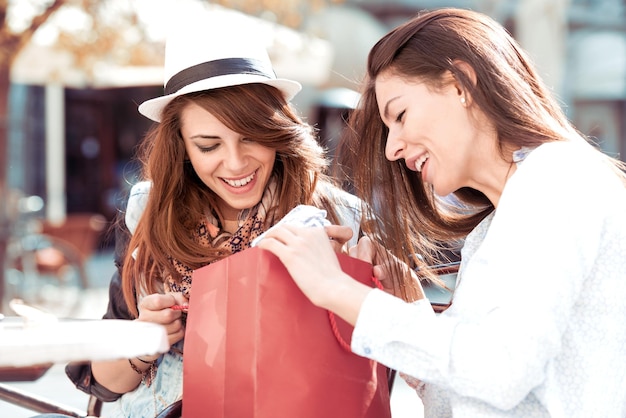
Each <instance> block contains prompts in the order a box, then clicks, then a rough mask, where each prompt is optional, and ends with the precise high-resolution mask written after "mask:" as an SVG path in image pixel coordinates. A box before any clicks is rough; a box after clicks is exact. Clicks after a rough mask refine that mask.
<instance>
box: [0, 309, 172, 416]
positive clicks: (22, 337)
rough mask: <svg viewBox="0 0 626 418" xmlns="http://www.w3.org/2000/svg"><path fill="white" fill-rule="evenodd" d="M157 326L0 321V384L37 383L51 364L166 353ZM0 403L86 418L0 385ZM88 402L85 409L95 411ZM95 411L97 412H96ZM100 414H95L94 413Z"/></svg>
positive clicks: (164, 338)
mask: <svg viewBox="0 0 626 418" xmlns="http://www.w3.org/2000/svg"><path fill="white" fill-rule="evenodd" d="M169 347H170V346H169V343H168V340H167V332H166V330H165V328H164V327H163V326H161V325H157V324H152V323H147V322H140V321H125V320H120V319H58V320H53V321H27V320H25V319H24V318H22V317H4V318H2V317H1V316H0V382H16V381H33V380H37V379H39V378H40V377H41V376H42V375H43V374H44V373H45V372H46V371H47V370H48V369H49V368H50V367H51V366H52V364H54V363H61V364H63V363H68V362H71V361H90V360H115V359H123V358H132V357H136V356H141V355H152V354H156V353H165V352H167V351H168V350H169ZM0 400H4V401H7V402H10V403H14V404H17V405H19V406H22V407H24V408H28V409H31V410H34V411H38V412H42V413H46V412H54V413H61V414H65V415H69V416H74V417H84V416H85V413H84V412H83V411H77V410H74V409H72V408H69V407H66V406H63V405H60V404H58V403H56V402H54V401H50V400H47V399H43V398H41V397H38V396H36V395H34V394H29V393H26V392H21V391H19V390H17V389H15V388H12V387H11V386H8V385H4V384H0ZM93 407H94V405H93V404H92V399H90V403H89V408H90V409H91V408H93ZM97 408H99V407H97ZM96 411H98V413H99V409H97V410H96Z"/></svg>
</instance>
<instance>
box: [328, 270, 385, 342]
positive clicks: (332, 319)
mask: <svg viewBox="0 0 626 418" xmlns="http://www.w3.org/2000/svg"><path fill="white" fill-rule="evenodd" d="M372 282H374V284H375V285H376V287H377V288H379V289H380V290H383V285H382V283H381V282H380V280H378V279H377V278H376V277H374V276H372ZM327 312H328V320H329V321H330V328H331V329H332V330H333V334H334V335H335V338H336V339H337V342H338V343H339V345H340V346H341V347H342V348H343V349H344V350H346V351H348V352H349V353H351V352H352V348H350V344H348V343H347V342H346V340H344V339H343V337H342V336H341V333H340V332H339V328H337V320H336V319H335V314H334V313H333V312H331V311H327Z"/></svg>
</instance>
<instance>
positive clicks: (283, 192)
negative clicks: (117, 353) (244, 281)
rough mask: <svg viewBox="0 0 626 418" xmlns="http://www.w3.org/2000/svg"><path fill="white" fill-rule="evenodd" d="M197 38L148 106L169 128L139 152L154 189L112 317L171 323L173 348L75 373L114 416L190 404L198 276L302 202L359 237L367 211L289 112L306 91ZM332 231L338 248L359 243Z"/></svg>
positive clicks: (249, 57)
mask: <svg viewBox="0 0 626 418" xmlns="http://www.w3.org/2000/svg"><path fill="white" fill-rule="evenodd" d="M204 25H205V26H210V23H208V22H205V23H204ZM189 29H191V31H189V30H185V29H181V30H180V31H175V32H173V36H172V37H170V38H168V40H167V44H166V56H165V94H164V96H162V97H158V98H154V99H151V100H148V101H146V102H144V103H142V104H141V105H140V106H139V111H140V112H141V113H142V114H143V115H145V116H146V117H148V118H150V119H152V120H154V121H155V122H158V124H155V126H154V127H153V129H152V130H151V131H150V132H149V133H148V134H147V136H146V138H145V140H144V142H143V143H142V145H141V148H140V149H139V155H138V157H139V160H140V161H141V162H142V163H143V176H144V179H145V181H142V182H140V183H138V184H136V185H135V186H134V187H133V188H132V190H131V193H130V197H129V201H128V206H127V211H126V219H125V221H126V225H127V226H128V229H129V230H130V232H131V234H132V236H131V237H130V240H129V243H128V247H127V248H128V250H127V251H125V256H124V257H123V259H120V260H119V264H120V266H123V267H120V273H119V275H120V276H121V281H120V280H119V277H118V278H117V280H114V281H113V282H112V285H111V299H110V303H109V310H108V312H107V314H106V315H105V317H106V318H123V319H138V320H141V321H150V322H155V323H159V324H162V325H164V326H165V327H166V329H167V332H168V338H169V342H170V343H171V345H172V349H171V350H170V352H169V353H167V354H165V355H163V356H158V355H155V356H145V357H141V358H131V359H123V360H119V361H114V362H93V363H92V364H91V365H83V366H76V365H72V366H70V367H69V368H68V369H67V371H68V375H69V376H70V378H71V379H72V380H73V381H74V382H75V383H76V385H77V386H78V387H79V388H80V389H82V390H84V391H86V392H88V393H90V394H94V395H96V396H97V397H98V398H100V399H102V400H104V401H114V400H115V401H116V405H115V407H114V410H113V412H112V413H111V414H110V415H107V416H132V417H139V416H155V415H156V414H157V413H158V411H160V410H162V409H163V408H164V407H166V406H167V405H168V404H171V403H172V402H174V401H176V400H178V399H180V397H181V396H182V353H181V351H180V347H181V340H182V339H183V337H184V323H183V319H184V314H183V313H182V312H181V311H180V310H177V309H172V307H173V306H184V305H185V304H186V303H187V301H188V297H189V294H190V292H191V291H192V283H191V274H192V272H193V270H194V269H196V268H199V267H202V266H204V265H207V264H209V263H211V262H214V261H216V260H219V259H222V258H224V257H226V256H228V255H230V254H233V253H235V252H238V251H241V250H243V249H245V248H248V247H249V246H250V243H251V241H252V240H253V239H254V238H255V237H257V236H258V235H260V234H261V233H262V232H264V231H265V230H267V229H268V228H269V227H270V226H272V225H273V224H274V223H275V222H277V221H278V220H280V219H281V218H282V217H284V215H286V214H287V213H288V212H289V211H290V210H291V209H293V208H294V207H296V206H297V205H299V204H306V205H313V206H317V207H319V208H322V209H325V210H326V211H327V213H328V219H329V220H330V221H331V223H333V224H344V225H346V224H348V225H350V226H352V232H353V236H354V237H355V238H356V235H357V231H358V223H359V211H358V209H357V208H358V207H359V202H358V201H357V200H356V199H355V198H354V197H353V196H351V195H349V194H347V193H345V192H343V191H341V190H340V189H338V188H337V187H335V186H333V184H332V183H331V181H330V179H329V178H328V177H326V176H325V175H324V174H323V173H324V171H325V167H326V164H327V160H326V159H325V157H324V155H323V150H322V149H321V147H320V146H319V144H318V143H317V140H316V138H315V136H314V130H313V129H312V127H311V126H309V125H308V124H306V123H304V122H303V121H302V120H301V119H300V118H299V117H298V115H297V114H296V112H295V110H294V109H293V108H292V107H291V105H290V104H289V101H290V100H291V99H292V98H293V96H294V95H295V94H296V93H297V92H298V91H299V90H300V89H301V86H300V84H299V83H297V82H295V81H292V80H287V79H281V78H277V77H276V76H275V74H274V71H273V69H272V64H271V62H270V60H269V57H268V54H267V52H266V50H265V48H264V47H262V46H259V45H255V44H254V43H253V42H252V40H251V39H247V40H246V41H245V42H238V41H235V40H232V39H229V37H228V35H227V34H225V33H223V34H222V35H221V37H220V39H225V41H220V40H218V38H216V37H213V38H211V37H208V36H201V35H199V34H198V33H197V31H198V27H197V26H195V27H194V25H193V24H190V28H189ZM328 231H329V236H332V238H333V241H334V242H337V243H338V244H337V245H341V244H343V243H345V242H347V241H348V240H350V239H351V237H350V234H349V233H348V234H346V230H345V229H342V228H339V227H332V226H331V227H328ZM337 231H339V232H337ZM122 295H123V296H122Z"/></svg>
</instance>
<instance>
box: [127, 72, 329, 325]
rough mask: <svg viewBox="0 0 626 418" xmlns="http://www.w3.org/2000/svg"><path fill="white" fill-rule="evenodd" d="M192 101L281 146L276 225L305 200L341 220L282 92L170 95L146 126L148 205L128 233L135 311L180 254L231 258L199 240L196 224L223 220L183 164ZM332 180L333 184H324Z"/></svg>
mask: <svg viewBox="0 0 626 418" xmlns="http://www.w3.org/2000/svg"><path fill="white" fill-rule="evenodd" d="M191 103H195V104H196V105H199V106H201V107H202V108H204V109H206V110H207V111H208V112H210V113H211V114H212V115H214V116H215V117H216V118H217V119H219V120H220V122H222V123H223V124H224V125H226V126H227V127H228V128H230V129H231V130H233V131H235V132H238V133H239V134H241V135H242V136H245V137H247V138H252V139H254V140H255V141H257V142H258V143H259V144H262V145H264V146H266V147H268V148H272V149H275V150H276V161H275V164H274V169H273V178H275V179H276V182H277V186H278V187H277V190H276V192H277V198H276V199H275V202H276V206H275V207H272V208H266V209H267V221H268V222H269V223H273V220H278V219H280V218H282V217H283V216H284V215H286V214H287V213H288V212H289V211H290V210H291V209H293V208H294V207H295V206H297V205H299V204H308V205H314V206H317V207H320V208H324V209H326V210H327V212H328V217H329V220H330V221H331V222H333V223H337V221H338V217H337V214H336V212H335V211H334V209H333V208H334V207H335V204H337V203H338V202H334V201H333V198H331V193H330V191H331V189H333V188H334V185H333V184H332V182H331V180H330V179H329V177H327V176H326V174H324V173H325V171H326V169H327V160H326V159H325V157H324V154H323V150H322V148H321V147H320V146H319V144H318V142H317V140H316V138H315V136H314V131H313V129H312V127H311V126H310V125H308V124H306V123H304V122H303V121H302V120H301V119H300V118H299V116H298V115H297V114H296V112H295V110H294V109H293V108H292V107H291V105H290V104H288V103H287V102H286V101H285V100H284V98H283V96H282V94H281V93H280V92H279V91H278V90H277V89H276V88H274V87H271V86H268V85H265V84H259V83H257V84H247V85H243V86H231V87H224V88H219V89H214V90H209V91H203V92H197V93H190V94H187V95H183V96H179V97H177V98H175V99H174V100H172V101H171V102H170V103H169V104H168V105H167V106H166V107H165V108H164V110H163V113H162V117H161V123H159V124H156V125H155V126H154V127H153V128H152V130H150V131H149V132H148V134H147V135H146V137H145V138H144V140H143V142H142V143H141V145H140V148H139V150H138V157H137V158H138V159H139V161H140V162H141V163H142V167H143V175H142V177H143V178H144V179H147V180H150V181H151V182H152V187H151V191H150V194H149V198H148V202H147V205H146V208H145V210H144V212H143V214H142V216H141V219H140V221H139V224H138V226H137V229H136V231H135V232H134V234H133V235H132V237H131V238H130V242H129V244H128V250H127V251H126V256H125V260H124V266H123V273H122V282H123V290H124V298H125V300H126V303H127V305H128V307H129V309H130V311H131V312H133V313H134V314H135V315H137V300H136V291H141V292H147V293H154V292H158V291H161V290H162V284H163V278H164V276H166V275H171V276H172V277H173V278H174V279H177V278H178V277H179V275H178V273H177V272H176V271H175V269H174V268H173V266H172V262H171V258H174V259H176V260H178V261H180V262H182V263H183V264H185V265H186V266H189V267H190V268H192V269H195V268H199V267H201V266H204V265H206V264H208V263H210V262H213V261H215V260H218V259H221V258H224V257H226V256H228V255H229V254H228V253H225V252H224V251H223V250H219V249H216V248H206V247H203V246H201V245H200V244H199V243H198V242H197V241H196V240H195V239H194V238H193V236H192V234H191V232H190V231H191V230H192V229H194V228H195V227H196V226H197V225H198V223H199V222H200V221H201V220H202V219H204V218H205V217H206V214H207V211H210V212H212V213H213V214H214V215H215V216H216V217H217V218H218V219H220V221H222V220H223V219H222V215H221V213H220V212H219V209H218V207H217V204H216V203H217V199H218V197H217V195H216V194H215V193H214V192H213V191H212V190H211V189H209V188H208V187H207V186H206V185H205V184H204V183H203V182H202V181H201V180H200V178H199V177H198V176H197V175H196V173H195V171H194V170H193V167H192V165H191V164H189V163H188V162H185V159H186V151H185V144H184V141H183V138H182V136H181V118H180V117H181V112H182V111H183V109H185V107H186V106H188V105H189V104H191ZM320 186H327V187H320Z"/></svg>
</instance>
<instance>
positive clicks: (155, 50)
mask: <svg viewBox="0 0 626 418" xmlns="http://www.w3.org/2000/svg"><path fill="white" fill-rule="evenodd" d="M40 2H41V1H40ZM13 3H14V5H16V4H17V2H16V1H14V2H13ZM19 3H21V4H22V3H27V2H23V1H21V0H20V2H19ZM68 3H71V2H69V1H68ZM101 3H103V4H104V3H110V4H111V6H110V8H109V11H108V13H111V15H112V16H113V17H112V18H115V13H117V9H116V8H119V10H127V9H125V8H128V7H134V8H135V10H134V12H135V14H134V16H135V20H134V21H132V22H131V23H134V24H135V25H136V26H137V27H141V33H135V32H131V31H130V29H131V28H130V26H131V23H129V24H128V26H129V28H128V29H129V33H128V36H127V38H128V40H127V42H128V45H127V48H123V47H122V48H120V47H119V46H115V47H114V48H110V49H114V51H111V50H110V49H109V50H103V52H102V57H101V58H100V59H97V58H94V57H93V54H92V55H89V56H84V55H83V56H81V55H80V54H78V55H77V54H74V55H72V49H71V43H70V42H68V39H67V33H71V31H72V28H73V27H76V26H80V25H81V22H83V21H84V20H85V19H87V20H88V19H92V20H94V19H96V18H97V19H104V18H103V17H102V16H98V17H96V16H91V17H90V16H85V14H84V12H83V13H82V14H81V13H79V12H78V11H77V8H76V7H69V6H68V7H62V8H60V9H59V10H57V11H56V12H55V15H56V17H55V16H52V17H51V18H49V19H48V21H49V22H47V23H46V25H45V26H42V27H41V28H40V30H39V31H38V33H37V34H36V36H35V37H33V39H32V40H31V41H30V42H29V43H28V45H26V46H25V47H24V48H23V49H22V51H21V52H20V54H19V56H18V57H17V59H16V61H15V63H14V65H13V66H12V68H11V83H12V84H11V89H10V96H9V103H10V106H9V117H8V120H9V123H8V129H9V130H8V146H7V154H8V155H7V156H6V157H7V158H8V172H7V184H8V186H9V187H10V188H13V189H18V190H21V191H22V192H23V193H24V194H25V195H38V196H41V197H43V199H44V202H45V208H46V209H45V216H47V217H49V218H53V219H54V218H63V217H64V216H66V214H68V213H78V212H90V213H99V214H103V215H104V216H105V217H106V218H107V219H109V220H112V219H113V218H114V216H115V214H116V211H117V210H118V208H119V207H120V205H121V204H122V203H121V202H122V201H123V197H124V193H125V192H126V191H127V190H128V188H129V187H130V185H131V184H132V183H133V182H134V181H135V179H136V177H137V165H136V163H135V162H134V161H133V153H134V150H135V147H136V145H137V143H138V142H139V141H140V139H141V138H142V136H143V135H144V133H145V132H146V131H147V130H148V129H149V127H150V124H151V123H152V122H151V121H149V120H148V119H146V118H144V117H142V116H141V115H139V113H138V112H137V105H138V104H139V103H141V102H142V101H144V100H146V99H148V98H151V97H155V96H159V95H161V94H162V90H163V86H162V83H163V76H162V71H161V64H162V61H163V46H164V39H165V35H166V28H167V26H168V25H167V17H168V15H167V7H168V6H171V5H172V4H173V2H172V1H170V0H133V1H124V2H120V1H117V0H106V1H102V2H101ZM122 3H123V4H124V5H125V6H121V5H120V4H122ZM210 3H213V4H210ZM215 3H219V4H220V7H221V6H224V7H232V8H234V9H238V10H242V11H244V12H246V13H247V14H248V17H249V19H250V20H249V21H248V23H242V22H244V21H242V20H237V21H235V22H236V23H234V24H239V25H244V24H245V25H247V24H249V25H253V26H254V28H255V31H256V32H257V33H258V34H259V36H263V37H264V38H266V40H267V45H268V50H269V51H270V55H271V57H272V60H273V62H274V64H275V66H276V70H277V73H278V75H279V76H283V77H289V78H293V79H296V80H298V81H300V82H301V83H302V84H303V85H304V90H303V91H302V93H300V94H299V95H298V96H297V97H296V99H295V101H294V103H295V105H296V106H297V107H298V109H299V110H300V112H301V114H302V115H303V116H304V117H305V118H307V120H308V121H309V122H312V123H314V124H316V125H317V126H318V127H319V128H320V138H321V140H322V141H324V143H325V144H326V145H328V146H329V148H330V149H331V151H332V149H333V148H334V146H335V145H336V140H337V138H338V135H339V131H340V129H341V127H342V124H341V122H342V118H344V117H345V116H346V115H347V113H348V112H349V110H350V108H351V107H352V106H354V104H355V102H356V100H357V99H358V94H357V93H356V91H357V90H358V83H359V81H360V79H361V77H362V76H363V73H364V66H365V62H366V58H367V52H368V51H369V49H370V47H371V46H372V45H373V44H374V43H375V42H376V41H377V40H378V39H379V38H380V37H381V36H382V35H383V34H384V33H386V32H387V31H388V30H389V29H391V28H393V27H395V26H396V25H398V24H400V23H402V22H403V21H405V20H406V19H408V18H410V17H411V16H413V15H415V14H416V13H417V12H418V11H420V10H422V9H430V8H438V7H444V6H454V7H462V8H471V9H474V10H478V11H482V12H484V13H487V14H489V15H490V16H492V17H494V18H495V19H496V20H498V21H500V22H501V23H503V24H504V25H505V27H506V28H507V29H508V30H509V31H510V32H511V33H512V34H513V35H514V37H515V38H516V39H517V40H518V41H519V42H520V43H521V44H522V46H523V47H524V48H525V49H526V50H527V51H528V52H529V53H530V55H531V57H532V58H533V59H534V61H535V62H536V64H537V65H538V67H539V69H540V71H541V73H542V76H543V77H544V79H545V80H546V81H547V82H548V84H549V85H550V86H551V87H552V88H553V89H554V91H555V92H556V93H557V94H558V96H559V98H560V99H561V102H562V104H563V107H564V109H565V111H566V112H567V114H568V116H569V117H570V119H571V120H572V121H573V122H574V123H575V124H576V126H577V127H578V128H579V129H580V130H581V131H582V132H583V133H585V134H587V135H590V136H592V137H594V138H595V139H596V140H597V141H598V143H599V144H600V146H601V147H602V148H603V149H604V150H605V151H607V152H608V153H610V154H612V155H621V156H622V159H624V156H626V131H625V126H624V122H625V120H626V2H625V1H623V0H550V1H544V0H449V1H443V0H343V1H342V0H334V1H331V0H326V1H322V0H310V1H297V0H284V1H271V0H267V1H246V0H230V1H227V0H222V1H216V2H208V1H202V0H185V1H183V0H176V3H175V4H176V7H188V8H189V9H190V13H192V12H193V8H195V7H218V6H217V5H216V4H215ZM9 4H11V1H9ZM129 5H130V6H129ZM216 10H217V9H216ZM219 10H222V12H224V13H226V12H227V9H221V8H220V9H219ZM225 16H229V15H228V14H226V15H225ZM216 41H219V40H216ZM63 42H65V44H64V47H65V48H60V47H59V44H60V43H63ZM68 45H69V46H70V47H68ZM137 45H143V49H142V50H141V57H142V59H141V60H140V62H136V63H133V62H132V60H128V59H126V61H125V62H126V63H125V64H119V62H123V61H124V60H122V59H120V56H124V53H127V54H128V53H129V51H131V50H132V49H133V48H135V47H136V46H137ZM105 48H106V47H105ZM95 52H97V51H95ZM113 52H114V53H113ZM135 54H137V52H136V51H135ZM81 58H82V60H81ZM103 240H104V241H103V243H102V245H106V244H107V242H105V241H106V238H103Z"/></svg>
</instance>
